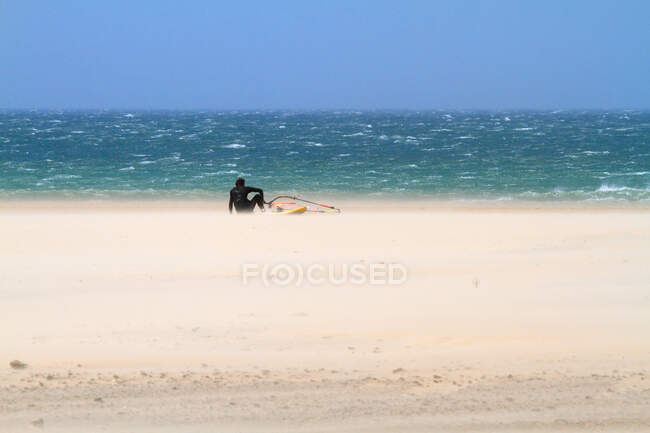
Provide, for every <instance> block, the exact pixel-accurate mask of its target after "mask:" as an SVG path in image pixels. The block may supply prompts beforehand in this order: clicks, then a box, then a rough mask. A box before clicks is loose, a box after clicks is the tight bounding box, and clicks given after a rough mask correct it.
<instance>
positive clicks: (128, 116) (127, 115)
mask: <svg viewBox="0 0 650 433" xmlns="http://www.w3.org/2000/svg"><path fill="white" fill-rule="evenodd" d="M124 117H127V118H129V119H130V118H132V117H135V116H134V115H133V114H131V113H126V114H125V115H124Z"/></svg>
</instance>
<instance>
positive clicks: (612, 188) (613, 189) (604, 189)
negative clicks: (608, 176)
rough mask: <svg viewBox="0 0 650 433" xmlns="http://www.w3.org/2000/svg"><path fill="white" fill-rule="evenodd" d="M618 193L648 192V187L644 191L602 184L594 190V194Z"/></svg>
mask: <svg viewBox="0 0 650 433" xmlns="http://www.w3.org/2000/svg"><path fill="white" fill-rule="evenodd" d="M620 191H650V187H648V188H645V189H640V188H632V187H629V186H617V185H610V184H607V183H604V184H602V185H601V186H600V188H598V189H597V190H596V192H620Z"/></svg>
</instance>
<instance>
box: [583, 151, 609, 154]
mask: <svg viewBox="0 0 650 433" xmlns="http://www.w3.org/2000/svg"><path fill="white" fill-rule="evenodd" d="M582 153H583V154H585V155H609V151H608V150H604V151H602V152H598V151H595V150H585V151H584V152H582Z"/></svg>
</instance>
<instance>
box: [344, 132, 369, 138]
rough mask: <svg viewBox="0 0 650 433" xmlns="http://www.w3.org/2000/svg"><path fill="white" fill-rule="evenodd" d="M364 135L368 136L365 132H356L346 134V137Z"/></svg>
mask: <svg viewBox="0 0 650 433" xmlns="http://www.w3.org/2000/svg"><path fill="white" fill-rule="evenodd" d="M362 135H366V134H364V133H363V132H355V133H354V134H344V135H343V136H344V137H360V136H362Z"/></svg>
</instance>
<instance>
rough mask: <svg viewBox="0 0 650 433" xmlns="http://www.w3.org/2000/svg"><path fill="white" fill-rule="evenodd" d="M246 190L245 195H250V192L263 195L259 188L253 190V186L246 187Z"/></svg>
mask: <svg viewBox="0 0 650 433" xmlns="http://www.w3.org/2000/svg"><path fill="white" fill-rule="evenodd" d="M247 188H248V190H247V192H246V194H248V193H251V192H259V193H260V194H262V195H264V191H262V190H261V189H260V188H255V187H254V186H249V187H247Z"/></svg>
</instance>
